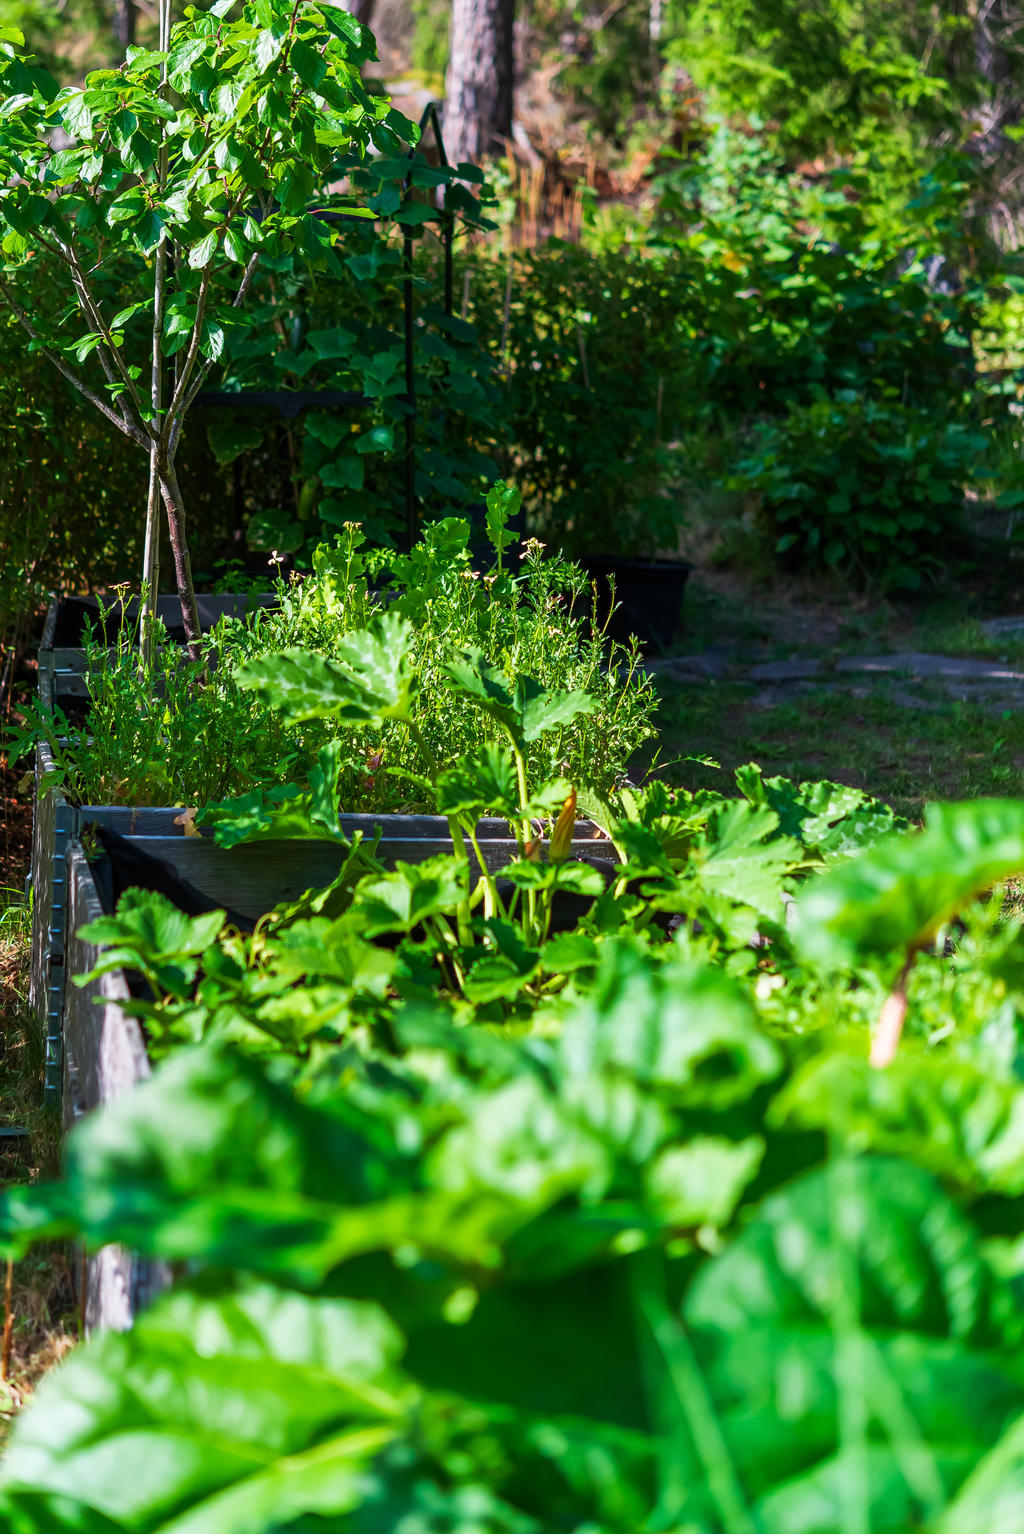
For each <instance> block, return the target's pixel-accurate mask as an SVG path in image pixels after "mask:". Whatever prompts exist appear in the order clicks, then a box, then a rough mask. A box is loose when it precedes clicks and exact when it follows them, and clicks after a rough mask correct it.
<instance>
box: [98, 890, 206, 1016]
mask: <svg viewBox="0 0 1024 1534" xmlns="http://www.w3.org/2000/svg"><path fill="white" fill-rule="evenodd" d="M224 921H225V915H224V912H223V911H210V912H209V913H207V914H206V915H204V916H191V917H190V916H186V915H184V913H183V912H181V911H179V910H178V909H177V907H176V906H174V905H172V903H171V902H170V901H169V900H168V899H167V897H166V895H160V894H157V893H156V892H155V891H152V890H139V889H130V890H126V891H125V893H124V894H123V895H122V896H121V898H120V900H119V901H118V903H117V911H116V913H115V914H114V915H113V916H101V917H100V918H99V919H98V920H97V921H94V922H90V923H89V925H88V926H86V927H83V928H82V929H81V936H82V937H83V938H84V939H85V941H86V942H89V943H98V944H101V945H102V946H103V952H102V954H101V955H100V960H99V963H98V964H97V965H96V967H95V969H93V970H91V971H90V973H89V974H87V975H76V976H75V977H74V978H75V984H76V985H87V984H88V983H89V981H91V980H93V979H95V978H96V976H97V975H103V974H107V973H109V972H110V971H111V970H114V969H120V968H122V967H126V968H128V969H138V970H141V971H142V972H143V973H144V974H146V975H149V976H151V977H152V978H154V979H155V980H156V981H157V982H158V983H159V984H160V985H161V986H163V987H164V988H166V989H167V990H170V991H178V992H180V991H182V990H184V989H186V988H187V987H188V986H189V985H190V984H191V982H192V981H193V980H194V978H195V975H196V972H197V970H198V967H199V962H198V961H199V956H200V955H202V954H203V953H205V952H206V950H207V949H208V948H209V947H210V946H211V944H213V943H214V942H216V940H217V935H218V933H219V932H220V930H221V928H222V927H223V925H224Z"/></svg>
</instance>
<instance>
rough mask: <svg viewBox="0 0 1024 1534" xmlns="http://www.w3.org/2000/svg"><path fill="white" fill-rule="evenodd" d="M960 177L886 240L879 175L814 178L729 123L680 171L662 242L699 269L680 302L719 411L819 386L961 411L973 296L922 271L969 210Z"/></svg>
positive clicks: (751, 409) (930, 195)
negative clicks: (942, 289) (937, 287)
mask: <svg viewBox="0 0 1024 1534" xmlns="http://www.w3.org/2000/svg"><path fill="white" fill-rule="evenodd" d="M956 174H957V172H956V167H955V166H951V167H949V169H948V179H947V180H944V179H943V178H942V177H941V176H939V175H936V177H935V178H933V179H934V180H935V183H936V184H935V186H934V187H933V188H932V189H931V190H929V189H928V188H927V187H921V188H919V189H918V192H919V196H918V199H917V200H918V203H919V204H920V206H919V207H918V209H917V214H916V223H914V224H911V226H910V227H907V228H897V229H888V230H886V231H885V232H884V235H883V233H882V232H881V231H879V229H878V228H877V227H876V226H875V222H874V221H875V218H876V216H877V214H878V207H877V202H878V196H877V192H876V190H875V189H874V188H873V186H872V182H871V177H870V175H869V174H865V173H853V172H851V171H842V172H838V171H837V172H835V173H834V175H833V176H831V177H830V178H828V179H827V180H826V181H825V182H824V183H823V184H815V183H808V182H805V181H803V180H802V179H801V178H800V177H799V176H797V175H795V174H792V173H790V172H788V171H787V170H786V168H785V167H784V165H782V164H781V162H780V160H779V156H778V153H777V152H776V151H774V150H773V149H772V147H771V146H770V144H769V143H768V142H767V141H766V140H765V138H764V137H763V136H762V135H760V134H758V133H754V132H751V133H747V134H743V133H740V132H737V131H736V130H734V129H731V128H728V127H725V126H721V125H719V126H718V127H716V128H715V129H714V131H713V132H711V134H710V136H709V137H708V140H707V142H706V144H705V145H704V147H703V149H702V152H701V153H700V154H699V155H697V156H696V157H694V158H693V159H692V160H686V159H682V158H680V159H679V160H677V161H676V163H674V164H671V163H670V164H669V165H668V166H667V167H666V168H665V169H664V170H663V171H662V173H661V174H660V175H659V177H658V178H657V179H656V181H655V187H654V189H655V198H656V204H655V210H654V214H653V222H652V230H651V237H652V240H653V242H654V243H655V244H656V245H660V246H663V247H665V248H667V249H669V250H671V251H672V252H673V253H674V254H675V256H676V257H677V259H678V260H679V261H681V262H682V263H683V270H684V272H685V273H688V274H689V275H690V291H689V292H686V290H685V288H684V286H683V285H682V284H681V285H680V292H679V302H680V308H681V315H682V320H683V324H684V325H685V326H686V335H687V343H688V345H689V346H690V347H692V348H694V349H695V352H696V355H697V357H699V366H700V377H701V384H702V389H703V392H704V397H705V399H706V400H707V402H708V403H710V404H713V405H714V406H716V407H718V408H721V409H722V410H725V411H727V412H729V413H730V414H757V415H782V414H784V413H785V411H786V410H787V409H788V407H789V406H790V405H791V404H795V403H802V402H804V401H807V400H808V399H810V398H813V397H814V396H815V395H816V394H818V393H819V392H820V391H821V390H824V391H825V392H827V393H829V394H834V393H836V392H838V391H839V390H840V389H858V390H859V391H861V392H863V393H864V394H866V395H870V396H871V397H873V398H879V399H880V398H883V397H884V396H885V391H887V390H896V391H897V395H898V397H899V398H900V399H901V400H902V401H903V403H905V404H910V405H917V406H919V407H920V408H921V409H925V410H930V409H934V410H936V411H938V410H939V409H941V410H942V412H943V414H948V413H949V412H950V411H951V410H952V411H953V412H956V411H958V410H959V408H960V405H961V401H962V398H963V396H964V393H965V391H966V390H967V389H968V388H969V387H970V384H971V355H970V331H971V326H972V322H973V306H972V300H971V298H970V296H969V295H960V294H958V293H955V292H947V293H939V292H936V291H934V290H933V289H932V288H931V287H930V286H929V284H928V282H927V280H926V277H925V271H924V268H923V265H922V262H923V259H924V257H925V255H926V254H930V253H937V252H939V251H941V249H942V247H943V243H944V242H945V243H949V239H950V238H951V236H950V235H949V227H948V226H949V224H950V223H951V222H952V219H953V215H954V214H955V213H958V212H962V209H961V193H962V187H961V185H960V183H959V182H958V181H956V180H955V177H956ZM950 179H951V180H953V183H954V184H953V187H952V188H951V187H950V185H949V184H948V181H949V180H950ZM933 203H934V204H936V205H937V206H936V207H934V208H933V207H932V204H933Z"/></svg>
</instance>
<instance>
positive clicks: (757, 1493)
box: [664, 1157, 1024, 1534]
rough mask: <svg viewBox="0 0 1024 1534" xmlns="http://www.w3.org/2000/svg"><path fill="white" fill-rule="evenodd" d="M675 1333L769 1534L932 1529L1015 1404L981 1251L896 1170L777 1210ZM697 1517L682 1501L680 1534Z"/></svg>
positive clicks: (805, 1187) (785, 1202) (926, 1184)
mask: <svg viewBox="0 0 1024 1534" xmlns="http://www.w3.org/2000/svg"><path fill="white" fill-rule="evenodd" d="M683 1316H684V1319H685V1323H686V1325H687V1327H688V1328H689V1331H690V1333H691V1335H692V1337H693V1344H694V1348H695V1351H696V1355H697V1357H698V1358H699V1359H700V1361H701V1364H702V1370H703V1376H704V1381H703V1385H704V1389H705V1390H706V1393H707V1394H706V1397H705V1400H704V1404H703V1406H702V1407H701V1408H700V1409H701V1411H702V1412H703V1413H704V1414H705V1416H706V1414H707V1413H708V1412H709V1411H711V1412H715V1413H716V1414H717V1428H718V1431H719V1432H720V1434H721V1440H722V1442H723V1444H724V1446H725V1447H726V1452H727V1453H728V1455H729V1457H730V1459H731V1462H732V1465H733V1467H734V1473H735V1475H736V1477H737V1481H738V1484H739V1485H740V1486H741V1487H742V1488H743V1492H744V1494H745V1496H746V1498H747V1501H748V1506H749V1509H750V1517H751V1521H752V1524H753V1526H755V1527H757V1528H758V1529H762V1530H765V1531H766V1534H791V1531H793V1530H797V1529H799V1530H802V1531H807V1534H831V1531H833V1530H835V1529H840V1528H843V1527H844V1512H843V1508H844V1506H845V1507H846V1508H849V1506H850V1504H851V1501H852V1502H853V1503H854V1505H855V1506H856V1507H857V1508H858V1509H859V1511H858V1527H859V1528H861V1529H863V1530H865V1531H867V1534H882V1531H886V1534H902V1531H903V1530H905V1529H908V1528H912V1527H915V1526H923V1525H926V1524H929V1523H930V1520H931V1519H933V1518H934V1517H935V1516H936V1515H937V1514H938V1513H939V1512H941V1510H942V1508H943V1506H944V1504H945V1501H946V1496H947V1488H949V1487H955V1486H956V1485H957V1484H958V1483H959V1482H960V1481H961V1480H962V1479H963V1477H964V1476H965V1474H966V1473H967V1472H968V1471H969V1470H970V1469H971V1467H972V1465H973V1464H976V1463H977V1462H978V1461H979V1460H980V1459H981V1457H982V1456H983V1455H984V1454H985V1453H987V1451H988V1449H989V1448H990V1446H991V1444H992V1443H993V1442H994V1440H995V1439H996V1438H997V1437H998V1435H999V1433H1000V1432H1001V1431H1002V1429H1003V1427H1004V1426H1005V1424H1006V1423H1007V1421H1008V1420H1011V1419H1012V1418H1013V1417H1014V1416H1016V1415H1017V1414H1018V1413H1019V1412H1020V1410H1021V1407H1022V1404H1024V1385H1022V1383H1021V1380H1020V1377H1019V1371H1018V1369H1017V1367H1016V1362H1015V1358H1014V1357H1013V1356H1012V1354H1013V1353H1015V1351H1016V1350H1015V1349H1013V1350H1012V1351H1011V1355H1008V1354H1007V1352H1006V1351H1005V1348H1004V1336H1005V1332H1004V1325H1005V1323H1006V1321H1008V1320H1009V1317H1010V1309H1009V1307H1008V1306H1007V1305H1006V1304H1005V1301H1001V1299H1000V1296H999V1294H998V1290H997V1286H996V1284H995V1282H994V1274H993V1272H992V1270H991V1268H990V1267H989V1266H988V1263H987V1261H986V1258H985V1255H984V1250H983V1247H982V1243H981V1241H980V1240H979V1238H978V1235H977V1233H976V1231H975V1230H974V1229H973V1228H972V1227H971V1225H970V1223H969V1222H968V1221H967V1220H966V1219H965V1217H964V1216H963V1215H962V1214H961V1213H960V1212H959V1210H958V1209H957V1208H956V1207H955V1205H954V1204H953V1203H952V1202H951V1201H950V1200H949V1199H948V1198H946V1196H945V1195H944V1194H943V1193H942V1190H941V1189H940V1188H939V1186H938V1185H937V1184H936V1183H935V1182H934V1180H933V1179H932V1178H931V1177H930V1176H929V1175H928V1174H927V1173H926V1172H923V1171H921V1170H920V1169H918V1168H916V1167H913V1166H909V1165H907V1164H906V1163H901V1162H898V1161H892V1160H886V1159H883V1158H874V1157H868V1158H864V1159H863V1160H860V1161H852V1160H839V1161H836V1162H834V1163H832V1164H831V1165H829V1166H826V1167H825V1168H823V1169H820V1170H816V1171H813V1172H809V1173H807V1174H805V1175H804V1176H802V1177H800V1178H799V1179H798V1180H797V1181H796V1182H794V1183H792V1184H791V1185H790V1186H789V1187H788V1188H786V1189H784V1190H783V1191H782V1192H781V1193H778V1194H776V1195H773V1196H772V1197H771V1198H769V1199H768V1200H767V1201H766V1202H765V1203H764V1204H763V1205H762V1206H761V1208H760V1210H759V1211H758V1213H757V1215H756V1217H755V1218H754V1219H753V1220H751V1221H749V1222H748V1223H747V1224H746V1225H745V1226H744V1228H743V1230H742V1231H741V1232H740V1234H739V1235H738V1236H736V1237H735V1238H734V1239H733V1241H732V1242H731V1243H730V1244H729V1245H728V1246H727V1247H726V1248H725V1250H724V1251H723V1252H722V1254H721V1255H720V1256H719V1257H717V1258H715V1259H714V1260H713V1261H712V1262H711V1263H710V1264H708V1265H707V1266H705V1267H704V1268H703V1269H702V1271H701V1272H699V1273H698V1275H697V1277H696V1279H695V1280H694V1283H693V1285H692V1286H691V1289H690V1292H689V1295H688V1296H687V1298H686V1300H685V1303H684V1307H683ZM676 1335H677V1337H678V1333H677V1334H676ZM664 1338H665V1340H666V1341H669V1342H670V1343H671V1340H672V1334H671V1326H670V1325H668V1326H666V1328H665V1331H664ZM689 1367H690V1368H692V1367H693V1365H692V1364H691V1365H690V1366H689ZM694 1409H696V1407H694ZM861 1424H862V1425H861ZM858 1425H860V1426H859V1431H860V1435H861V1436H860V1437H859V1439H858V1437H856V1436H852V1435H854V1434H857V1432H858ZM704 1502H705V1498H704V1495H697V1496H695V1497H693V1501H692V1502H691V1503H689V1504H688V1503H687V1500H686V1494H685V1493H684V1498H683V1501H682V1505H681V1506H680V1507H679V1508H678V1510H677V1512H678V1518H679V1521H680V1522H681V1523H682V1524H684V1525H685V1524H686V1522H687V1519H688V1517H689V1518H691V1519H692V1518H695V1517H697V1516H698V1510H699V1509H700V1508H701V1506H702V1505H704ZM985 1526H986V1525H984V1524H981V1525H976V1527H985Z"/></svg>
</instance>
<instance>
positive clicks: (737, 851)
mask: <svg viewBox="0 0 1024 1534" xmlns="http://www.w3.org/2000/svg"><path fill="white" fill-rule="evenodd" d="M778 823H779V822H778V816H777V815H776V814H775V812H774V811H773V810H767V809H762V808H760V807H757V806H754V805H749V804H743V803H741V802H739V801H737V802H734V803H724V804H722V805H720V806H716V807H715V808H714V809H712V811H711V813H710V814H709V815H708V822H707V829H706V831H705V833H704V835H703V836H702V838H701V839H700V842H699V844H698V848H697V857H698V863H699V866H698V870H697V875H696V877H697V879H698V880H699V882H700V884H701V885H702V887H703V888H705V889H707V890H710V891H713V892H714V893H716V894H721V895H727V896H729V898H730V899H732V900H738V901H741V902H742V903H743V904H745V905H749V906H752V907H753V908H754V910H755V911H759V912H761V914H762V915H764V916H770V917H775V918H776V919H778V918H779V917H780V916H781V914H782V888H783V879H784V877H785V875H786V874H787V873H789V872H790V871H791V870H792V869H793V868H794V867H795V866H797V865H798V864H799V863H800V862H801V860H802V849H801V848H800V846H799V845H798V843H796V842H795V841H793V840H792V839H791V838H790V837H787V836H776V835H775V834H774V833H775V832H776V831H777V829H778Z"/></svg>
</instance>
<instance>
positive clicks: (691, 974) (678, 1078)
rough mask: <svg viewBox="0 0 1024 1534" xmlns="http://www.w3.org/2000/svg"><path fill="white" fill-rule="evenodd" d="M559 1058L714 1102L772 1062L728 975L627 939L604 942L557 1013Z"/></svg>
mask: <svg viewBox="0 0 1024 1534" xmlns="http://www.w3.org/2000/svg"><path fill="white" fill-rule="evenodd" d="M559 1058H560V1059H561V1061H562V1062H563V1064H564V1067H565V1069H566V1070H567V1071H569V1072H572V1073H574V1074H581V1075H586V1076H592V1075H594V1074H596V1073H598V1072H600V1071H612V1072H614V1073H622V1074H623V1075H625V1076H627V1077H628V1078H629V1079H632V1080H635V1081H640V1082H649V1083H651V1084H652V1085H657V1086H658V1087H659V1088H661V1089H663V1090H665V1091H667V1092H670V1093H671V1094H672V1096H673V1097H678V1098H679V1099H680V1100H681V1101H683V1102H686V1103H692V1104H693V1105H695V1106H696V1105H698V1104H701V1105H707V1106H713V1107H715V1108H718V1109H722V1108H726V1107H728V1106H730V1105H732V1104H734V1103H738V1102H744V1101H746V1100H747V1099H748V1098H750V1096H751V1095H752V1094H753V1093H754V1092H755V1091H757V1090H758V1088H759V1087H761V1086H762V1085H763V1084H764V1083H765V1082H767V1081H771V1080H773V1079H774V1078H775V1077H776V1076H777V1075H778V1074H779V1072H780V1071H781V1068H782V1056H781V1053H780V1051H779V1048H778V1046H777V1045H776V1044H775V1043H774V1042H773V1040H771V1039H770V1038H768V1037H767V1035H766V1034H765V1033H764V1032H763V1031H762V1030H761V1028H760V1026H759V1024H758V1022H757V1018H756V1016H755V1014H754V1011H753V1009H752V1007H751V1004H750V1002H749V1000H748V998H747V996H746V995H745V994H744V992H743V991H742V990H741V988H740V986H739V985H738V984H737V983H736V982H735V981H734V980H730V979H729V977H728V976H726V975H724V974H723V973H722V972H721V971H720V970H714V969H710V968H706V967H702V966H700V965H696V964H687V963H684V962H682V961H680V960H675V961H672V962H666V963H664V964H662V965H659V966H654V965H652V964H650V962H649V961H648V959H647V956H646V954H644V953H643V951H641V950H638V949H634V948H633V947H631V946H630V945H629V944H628V943H627V942H618V943H609V944H606V946H605V951H604V954H603V957H602V962H601V965H600V968H599V969H598V972H597V975H596V976H595V978H594V982H593V985H592V987H589V988H588V990H587V992H586V994H585V995H584V996H583V997H581V999H580V1001H579V1002H578V1003H577V1005H576V1007H575V1008H574V1010H573V1012H572V1014H571V1015H570V1016H569V1017H568V1018H567V1019H566V1022H565V1026H564V1029H563V1033H562V1037H561V1039H560V1041H559Z"/></svg>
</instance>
